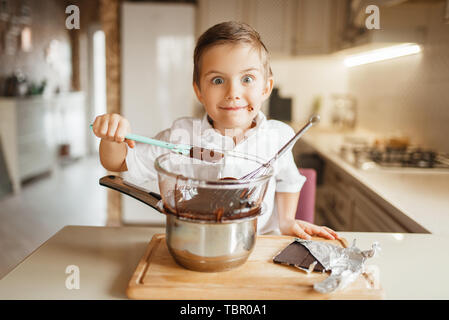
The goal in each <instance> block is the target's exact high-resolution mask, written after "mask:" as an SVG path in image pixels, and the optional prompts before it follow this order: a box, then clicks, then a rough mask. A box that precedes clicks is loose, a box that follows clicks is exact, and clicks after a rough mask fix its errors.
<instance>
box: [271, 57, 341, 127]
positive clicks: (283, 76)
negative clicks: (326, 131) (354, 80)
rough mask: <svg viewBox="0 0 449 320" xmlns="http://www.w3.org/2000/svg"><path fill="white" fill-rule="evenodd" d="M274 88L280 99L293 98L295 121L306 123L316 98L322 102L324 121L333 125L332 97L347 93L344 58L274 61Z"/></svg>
mask: <svg viewBox="0 0 449 320" xmlns="http://www.w3.org/2000/svg"><path fill="white" fill-rule="evenodd" d="M271 68H272V70H273V76H274V82H275V84H274V85H275V86H276V87H279V95H280V96H281V97H291V98H292V120H293V121H295V122H301V123H303V122H305V121H306V120H307V119H308V118H309V116H310V114H311V113H312V110H313V109H312V105H313V102H314V99H315V98H316V97H318V96H320V97H321V101H322V109H321V112H320V113H321V115H322V122H323V124H325V123H330V117H329V114H330V110H331V106H332V94H334V93H346V92H347V70H346V67H345V66H344V65H343V63H342V59H341V58H336V57H333V56H332V57H331V56H322V57H302V58H296V59H278V60H273V61H272V62H271Z"/></svg>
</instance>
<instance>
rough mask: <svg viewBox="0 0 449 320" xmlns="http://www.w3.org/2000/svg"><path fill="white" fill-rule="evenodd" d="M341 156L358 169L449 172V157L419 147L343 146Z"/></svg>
mask: <svg viewBox="0 0 449 320" xmlns="http://www.w3.org/2000/svg"><path fill="white" fill-rule="evenodd" d="M340 156H341V157H342V158H343V159H344V160H346V161H347V162H349V163H351V164H352V165H354V166H355V167H357V168H361V169H369V168H374V167H378V168H379V167H380V168H417V169H429V170H430V169H443V170H449V155H446V154H442V153H438V152H436V151H434V150H429V149H422V148H418V147H407V148H385V147H374V146H342V147H341V149H340Z"/></svg>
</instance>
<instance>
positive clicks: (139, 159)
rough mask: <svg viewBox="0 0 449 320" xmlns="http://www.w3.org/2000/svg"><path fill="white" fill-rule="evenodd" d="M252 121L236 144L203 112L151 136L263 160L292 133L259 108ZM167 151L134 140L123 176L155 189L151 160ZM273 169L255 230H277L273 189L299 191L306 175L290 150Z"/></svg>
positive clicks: (286, 126)
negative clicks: (267, 116) (230, 151)
mask: <svg viewBox="0 0 449 320" xmlns="http://www.w3.org/2000/svg"><path fill="white" fill-rule="evenodd" d="M255 122H256V125H255V126H254V127H253V128H251V129H249V130H247V131H246V132H245V136H244V138H243V140H242V141H240V142H239V143H238V144H237V145H235V143H234V140H233V139H232V138H231V137H229V136H224V135H222V134H221V133H220V132H219V131H217V130H216V129H214V128H213V126H212V125H211V123H210V122H209V120H208V117H207V115H205V116H204V117H203V119H198V118H191V117H185V118H179V119H177V120H175V121H174V122H173V125H172V126H171V128H169V129H166V130H164V131H162V132H160V133H158V134H157V135H156V136H155V137H154V138H155V139H158V140H163V141H167V142H171V143H179V144H188V145H195V146H199V147H204V148H208V149H212V150H213V149H218V150H232V151H236V152H239V153H245V154H249V155H252V156H256V157H257V158H258V159H259V160H260V161H262V162H266V161H268V160H269V159H271V158H272V157H273V156H274V155H275V154H276V152H277V151H278V150H279V149H280V148H281V147H282V146H283V145H284V144H285V143H286V142H287V141H288V140H290V139H291V138H292V137H293V136H294V134H295V132H294V131H293V129H292V128H291V127H290V126H289V125H287V124H285V123H283V122H281V121H277V120H267V119H266V117H265V115H264V114H263V113H262V112H261V111H260V112H259V113H258V115H257V117H256V118H255ZM167 152H169V151H168V150H167V149H163V148H160V147H156V146H152V145H148V144H143V143H136V145H135V147H134V148H129V147H128V153H127V156H126V165H127V167H128V173H127V174H125V179H126V180H128V181H130V182H132V183H133V184H135V185H138V186H141V187H142V188H144V189H147V190H151V191H154V192H159V187H158V184H157V172H156V169H155V168H154V161H155V159H156V158H157V157H158V156H160V155H162V154H164V153H167ZM244 162H247V161H242V164H243V163H244ZM251 169H252V168H245V167H244V165H242V166H241V167H239V170H241V172H236V173H235V174H233V175H229V173H227V176H233V177H240V176H243V175H245V174H246V173H249V172H250V171H251ZM273 169H274V174H273V177H272V178H271V179H270V181H269V184H268V188H267V191H266V194H265V198H264V200H263V206H262V208H263V212H262V214H261V216H259V218H258V222H257V229H258V233H259V234H264V233H269V232H274V233H279V216H278V213H277V208H276V206H275V205H274V202H275V201H274V200H275V192H292V193H294V192H299V191H300V190H301V188H302V186H303V184H304V182H305V181H306V178H305V177H304V176H302V175H300V174H299V171H298V168H297V167H296V164H295V162H294V159H293V154H292V152H291V150H290V151H288V152H287V153H285V154H284V155H283V156H282V157H281V158H279V159H278V160H277V161H276V162H275V163H274V165H273Z"/></svg>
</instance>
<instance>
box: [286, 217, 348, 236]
mask: <svg viewBox="0 0 449 320" xmlns="http://www.w3.org/2000/svg"><path fill="white" fill-rule="evenodd" d="M280 229H281V232H282V234H285V235H290V236H296V237H298V238H301V239H305V240H311V239H312V237H311V236H320V237H323V238H326V239H330V240H334V239H340V236H339V235H338V234H337V233H336V232H335V231H334V230H332V229H330V228H328V227H324V226H317V225H314V224H312V223H309V222H306V221H302V220H289V221H285V222H284V223H282V225H281V226H280Z"/></svg>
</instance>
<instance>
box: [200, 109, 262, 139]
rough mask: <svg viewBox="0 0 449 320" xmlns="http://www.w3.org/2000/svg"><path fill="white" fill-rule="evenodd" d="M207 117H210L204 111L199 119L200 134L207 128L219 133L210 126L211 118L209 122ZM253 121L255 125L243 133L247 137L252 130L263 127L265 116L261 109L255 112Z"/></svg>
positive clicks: (208, 130)
mask: <svg viewBox="0 0 449 320" xmlns="http://www.w3.org/2000/svg"><path fill="white" fill-rule="evenodd" d="M209 119H210V118H209V117H208V114H207V113H206V114H205V115H204V116H203V119H202V120H201V134H202V135H203V134H204V133H205V131H206V130H207V132H216V133H217V134H220V133H219V132H218V131H217V130H215V129H214V127H213V126H212V119H210V120H211V121H210V122H209ZM254 121H255V122H256V126H255V127H253V128H251V129H249V130H248V131H246V133H245V135H246V136H247V137H248V136H250V135H251V134H252V133H253V132H255V131H257V130H258V129H261V128H263V127H264V126H265V125H266V121H267V117H266V116H265V114H264V113H263V112H262V111H259V112H258V113H257V115H256V117H255V118H254ZM210 129H212V130H210ZM220 135H221V134H220Z"/></svg>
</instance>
